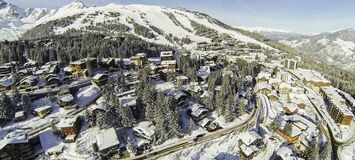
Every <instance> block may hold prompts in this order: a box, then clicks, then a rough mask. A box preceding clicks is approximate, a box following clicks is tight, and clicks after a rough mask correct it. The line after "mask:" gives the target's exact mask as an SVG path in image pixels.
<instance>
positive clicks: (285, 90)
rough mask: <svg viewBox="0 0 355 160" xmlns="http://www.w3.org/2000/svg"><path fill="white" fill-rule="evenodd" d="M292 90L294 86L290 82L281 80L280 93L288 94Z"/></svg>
mask: <svg viewBox="0 0 355 160" xmlns="http://www.w3.org/2000/svg"><path fill="white" fill-rule="evenodd" d="M290 92H292V86H291V85H290V84H289V83H286V82H281V84H280V85H279V93H280V94H288V93H290Z"/></svg>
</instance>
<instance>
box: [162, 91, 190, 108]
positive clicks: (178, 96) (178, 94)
mask: <svg viewBox="0 0 355 160" xmlns="http://www.w3.org/2000/svg"><path fill="white" fill-rule="evenodd" d="M165 94H166V95H168V96H172V97H174V99H175V100H176V102H177V104H178V105H179V106H183V105H184V104H185V102H186V99H187V95H186V94H185V93H184V92H183V91H181V90H178V89H171V90H167V91H166V92H165Z"/></svg>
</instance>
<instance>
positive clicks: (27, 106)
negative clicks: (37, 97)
mask: <svg viewBox="0 0 355 160" xmlns="http://www.w3.org/2000/svg"><path fill="white" fill-rule="evenodd" d="M21 101H22V109H23V111H25V112H26V114H31V113H32V110H31V100H30V97H29V96H28V94H23V95H22V97H21Z"/></svg>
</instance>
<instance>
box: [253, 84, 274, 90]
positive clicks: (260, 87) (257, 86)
mask: <svg viewBox="0 0 355 160" xmlns="http://www.w3.org/2000/svg"><path fill="white" fill-rule="evenodd" d="M255 87H256V89H257V90H258V91H259V90H262V89H268V90H270V91H271V90H272V88H271V86H270V84H268V83H266V82H261V83H257V84H256V86H255Z"/></svg>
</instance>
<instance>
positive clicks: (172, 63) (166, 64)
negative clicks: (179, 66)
mask: <svg viewBox="0 0 355 160" xmlns="http://www.w3.org/2000/svg"><path fill="white" fill-rule="evenodd" d="M161 66H162V68H163V69H168V70H175V69H176V60H166V61H162V62H161Z"/></svg>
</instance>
